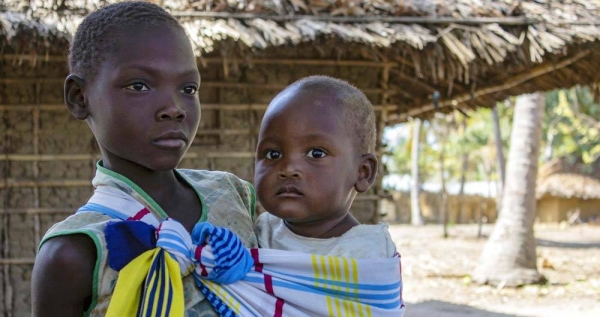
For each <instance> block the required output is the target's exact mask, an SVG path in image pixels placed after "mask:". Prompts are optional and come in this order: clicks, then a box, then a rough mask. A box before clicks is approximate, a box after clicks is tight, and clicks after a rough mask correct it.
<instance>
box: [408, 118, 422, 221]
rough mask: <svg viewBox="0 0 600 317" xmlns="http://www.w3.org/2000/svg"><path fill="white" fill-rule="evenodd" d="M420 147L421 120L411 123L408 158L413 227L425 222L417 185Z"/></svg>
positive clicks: (418, 185)
mask: <svg viewBox="0 0 600 317" xmlns="http://www.w3.org/2000/svg"><path fill="white" fill-rule="evenodd" d="M420 145H421V120H419V119H415V120H414V121H413V131H412V148H411V156H410V172H411V184H410V185H411V186H410V223H411V224H412V225H413V226H422V225H423V224H424V223H425V222H424V221H423V216H422V215H421V204H420V201H419V196H420V194H421V184H420V183H419V148H420Z"/></svg>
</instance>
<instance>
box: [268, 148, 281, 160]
mask: <svg viewBox="0 0 600 317" xmlns="http://www.w3.org/2000/svg"><path fill="white" fill-rule="evenodd" d="M265 157H266V158H267V160H276V159H278V158H281V152H279V151H277V150H268V151H267V152H266V153H265Z"/></svg>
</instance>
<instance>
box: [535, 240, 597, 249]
mask: <svg viewBox="0 0 600 317" xmlns="http://www.w3.org/2000/svg"><path fill="white" fill-rule="evenodd" d="M535 242H536V243H537V245H539V246H543V247H551V248H569V249H591V248H600V242H593V243H579V242H560V241H552V240H544V239H535Z"/></svg>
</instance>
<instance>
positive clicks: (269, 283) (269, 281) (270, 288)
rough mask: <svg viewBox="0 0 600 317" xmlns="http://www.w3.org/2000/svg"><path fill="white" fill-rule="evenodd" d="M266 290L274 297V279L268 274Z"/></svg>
mask: <svg viewBox="0 0 600 317" xmlns="http://www.w3.org/2000/svg"><path fill="white" fill-rule="evenodd" d="M265 290H266V291H267V293H269V294H271V295H273V278H272V277H271V275H268V274H265Z"/></svg>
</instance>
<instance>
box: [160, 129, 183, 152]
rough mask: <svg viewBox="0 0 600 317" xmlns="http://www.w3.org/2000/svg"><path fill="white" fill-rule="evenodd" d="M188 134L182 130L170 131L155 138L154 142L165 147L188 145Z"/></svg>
mask: <svg viewBox="0 0 600 317" xmlns="http://www.w3.org/2000/svg"><path fill="white" fill-rule="evenodd" d="M187 142H188V140H187V136H186V135H185V133H183V132H182V131H170V132H166V133H164V134H162V135H161V136H159V137H158V138H156V139H155V140H154V144H156V145H158V146H160V147H165V148H177V149H179V148H182V147H185V146H186V145H187Z"/></svg>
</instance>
